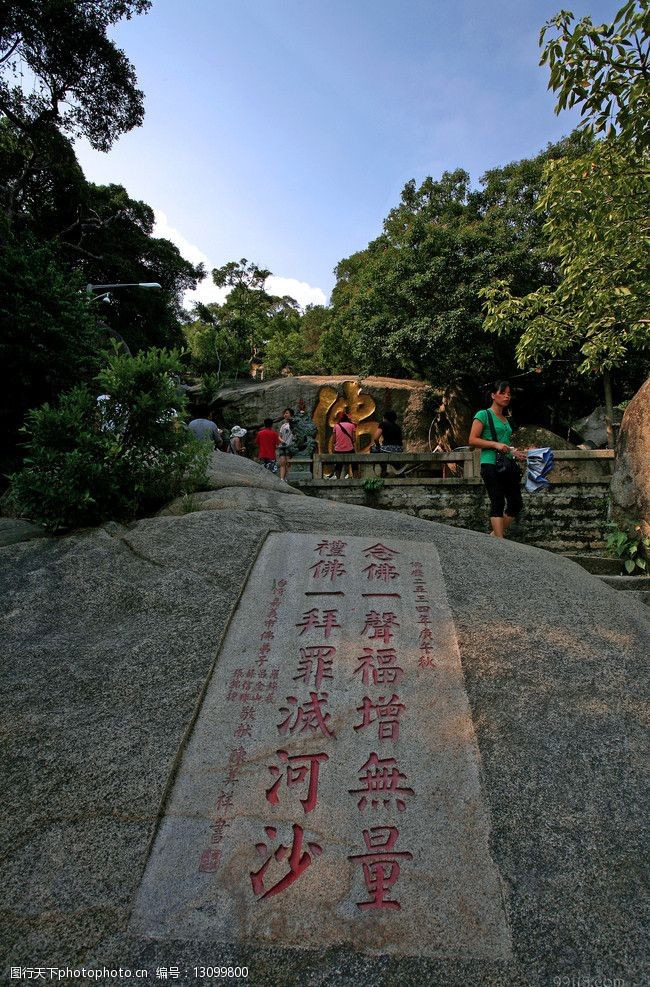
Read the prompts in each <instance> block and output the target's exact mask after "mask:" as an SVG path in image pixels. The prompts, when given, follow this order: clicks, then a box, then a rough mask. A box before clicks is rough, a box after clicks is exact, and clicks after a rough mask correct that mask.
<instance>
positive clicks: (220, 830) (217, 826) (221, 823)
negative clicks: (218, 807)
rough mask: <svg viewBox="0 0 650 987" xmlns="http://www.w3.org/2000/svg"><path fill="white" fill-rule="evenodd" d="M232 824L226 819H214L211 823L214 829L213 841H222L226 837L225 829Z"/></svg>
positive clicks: (211, 827)
mask: <svg viewBox="0 0 650 987" xmlns="http://www.w3.org/2000/svg"><path fill="white" fill-rule="evenodd" d="M228 826H230V823H229V822H227V821H226V820H225V819H214V820H213V821H212V822H211V823H210V829H211V830H212V843H220V842H221V840H222V839H223V837H224V832H225V830H226V829H227V828H228Z"/></svg>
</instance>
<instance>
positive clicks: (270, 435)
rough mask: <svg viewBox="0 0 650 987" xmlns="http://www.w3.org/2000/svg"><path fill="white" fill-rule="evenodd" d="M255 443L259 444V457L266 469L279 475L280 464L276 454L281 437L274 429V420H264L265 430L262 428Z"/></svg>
mask: <svg viewBox="0 0 650 987" xmlns="http://www.w3.org/2000/svg"><path fill="white" fill-rule="evenodd" d="M255 442H256V443H257V456H258V459H259V461H260V463H261V464H262V466H263V467H264V469H265V470H268V471H269V472H270V473H277V470H278V464H277V462H276V459H275V453H276V450H277V448H278V446H279V445H280V436H279V435H278V433H277V432H276V431H275V429H274V428H273V419H272V418H265V419H264V428H261V429H260V430H259V432H258V433H257V435H256V436H255Z"/></svg>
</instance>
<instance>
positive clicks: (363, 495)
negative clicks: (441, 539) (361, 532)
mask: <svg viewBox="0 0 650 987" xmlns="http://www.w3.org/2000/svg"><path fill="white" fill-rule="evenodd" d="M554 456H555V468H554V470H553V472H552V473H551V474H550V476H549V479H550V481H551V485H550V486H549V487H548V488H546V489H545V490H544V491H542V492H539V493H534V494H529V493H527V492H526V491H525V490H524V492H523V499H524V512H523V515H522V519H521V523H520V524H518V525H513V527H512V528H511V529H510V532H509V536H510V537H512V538H513V539H514V540H516V541H523V542H526V543H528V544H529V545H536V546H538V547H539V548H546V549H549V550H550V551H553V552H563V553H576V552H582V553H584V552H598V551H602V549H603V548H604V545H605V537H606V531H607V521H608V517H609V484H610V480H611V473H612V469H613V461H614V453H613V451H612V450H608V449H603V450H600V449H599V450H593V451H592V450H582V449H570V450H566V451H565V450H561V451H560V450H558V451H557V452H555V453H554ZM339 463H340V464H342V465H343V467H344V468H343V471H342V472H343V473H344V474H345V473H347V474H348V478H347V479H345V478H344V479H341V480H335V479H333V478H332V476H331V474H332V473H333V472H334V467H335V466H336V465H337V464H339ZM294 464H295V467H294ZM310 467H311V471H313V475H312V472H311V471H310ZM382 472H384V473H385V476H382ZM371 478H381V480H382V482H381V484H378V485H377V487H376V488H375V489H368V487H367V486H366V487H364V483H366V481H367V480H368V479H371ZM289 482H290V483H291V484H292V485H293V486H296V487H298V488H300V489H301V490H303V491H304V493H306V494H308V495H309V496H311V497H320V498H323V499H327V500H336V501H339V502H340V503H345V504H358V505H363V506H366V507H368V506H370V507H374V508H378V509H380V510H392V511H401V512H403V513H405V514H410V515H414V516H416V517H420V518H423V519H425V520H428V521H437V522H441V523H443V524H451V525H455V526H458V527H462V528H471V529H473V530H475V531H487V530H488V528H489V524H488V513H489V511H488V502H487V496H486V493H485V488H484V486H483V484H482V482H481V476H480V469H479V455H478V453H477V452H473V451H472V450H471V449H456V450H455V451H454V452H436V453H386V454H383V453H382V454H374V453H372V454H366V455H359V454H338V455H335V454H333V453H327V454H323V455H319V456H315V457H314V460H313V462H311V461H310V460H302V461H301V460H298V461H296V460H292V466H291V471H290V473H289Z"/></svg>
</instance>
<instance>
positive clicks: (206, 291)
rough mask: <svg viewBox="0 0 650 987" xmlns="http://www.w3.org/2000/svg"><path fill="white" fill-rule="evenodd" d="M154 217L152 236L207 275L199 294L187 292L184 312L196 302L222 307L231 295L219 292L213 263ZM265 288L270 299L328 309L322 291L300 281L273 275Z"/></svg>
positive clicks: (158, 215) (163, 219)
mask: <svg viewBox="0 0 650 987" xmlns="http://www.w3.org/2000/svg"><path fill="white" fill-rule="evenodd" d="M154 217H155V220H156V222H155V225H154V229H153V235H154V236H156V237H163V238H164V239H165V240H171V242H172V243H174V244H175V245H176V246H177V247H178V249H179V250H180V252H181V254H182V256H183V257H185V259H186V260H189V261H191V263H192V264H199V263H201V264H203V266H204V267H205V269H206V271H207V272H208V273H207V277H206V278H204V280H203V281H201V282H200V284H199V286H198V288H197V289H196V291H186V292H185V295H184V297H183V304H184V306H185V308H189V307H190V306H191V305H192V304H193V303H194V302H203V304H204V305H207V304H209V303H210V302H218V303H219V304H221V303H222V302H223V301H224V299H225V297H226V295H227V294H228V291H227V289H225V288H217V286H216V285H215V284H214V282H213V281H212V277H211V271H212V269H213V268H214V267H215V266H216V265H215V264H213V263H212V261H211V260H210V259H209V258H208V257H207V255H206V254H204V253H203V251H202V250H200V249H199V248H198V247H197V246H195V245H194V244H193V243H190V241H189V240H187V239H186V238H185V237H184V236H183V234H182V233H180V232H179V231H178V230H177V229H175V228H174V227H173V226H170V225H169V220H168V219H167V216H166V214H165V213H164V212H163V211H162V210H161V209H154ZM265 288H266V290H267V291H268V292H269V294H271V295H280V296H283V295H290V297H291V298H295V300H296V301H297V302H298V304H299V305H300V307H301V308H306V307H307V305H325V304H326V303H327V298H326V296H325V292H324V291H322V290H321V289H320V288H314V287H312V285H310V284H307V282H306V281H298V280H297V279H296V278H281V277H278V276H277V275H275V274H272V275H271V277H270V278H267V279H266V284H265Z"/></svg>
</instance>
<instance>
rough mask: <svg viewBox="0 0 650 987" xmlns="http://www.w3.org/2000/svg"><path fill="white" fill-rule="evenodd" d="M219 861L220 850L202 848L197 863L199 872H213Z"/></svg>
mask: <svg viewBox="0 0 650 987" xmlns="http://www.w3.org/2000/svg"><path fill="white" fill-rule="evenodd" d="M220 863H221V850H204V851H203V853H202V854H201V861H200V863H199V873H200V874H213V873H214V871H216V870H217V869H218V867H219V864H220Z"/></svg>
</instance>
